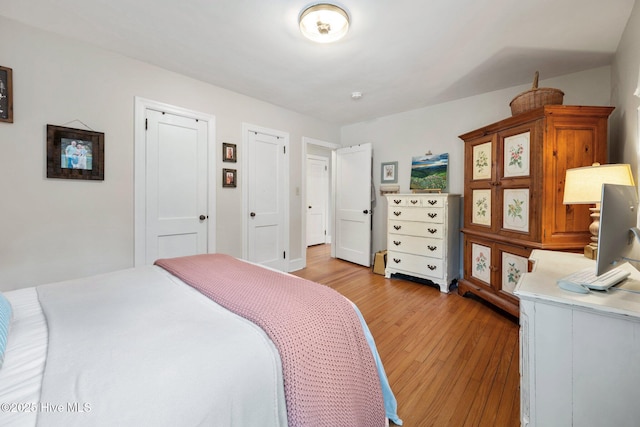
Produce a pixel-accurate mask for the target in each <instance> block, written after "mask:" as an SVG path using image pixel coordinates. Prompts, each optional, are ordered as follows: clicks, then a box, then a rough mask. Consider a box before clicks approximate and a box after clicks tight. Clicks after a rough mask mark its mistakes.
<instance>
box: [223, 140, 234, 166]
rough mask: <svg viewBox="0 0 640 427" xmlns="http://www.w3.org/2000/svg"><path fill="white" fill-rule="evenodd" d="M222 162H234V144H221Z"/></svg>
mask: <svg viewBox="0 0 640 427" xmlns="http://www.w3.org/2000/svg"><path fill="white" fill-rule="evenodd" d="M222 161H223V162H233V163H235V162H236V144H229V143H228V142H223V143H222Z"/></svg>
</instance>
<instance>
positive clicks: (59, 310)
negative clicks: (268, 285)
mask: <svg viewBox="0 0 640 427" xmlns="http://www.w3.org/2000/svg"><path fill="white" fill-rule="evenodd" d="M37 291H38V295H39V299H40V303H41V304H42V307H43V310H44V313H45V315H46V319H47V322H48V325H49V328H48V332H49V346H48V356H47V361H46V371H45V374H44V376H43V377H42V389H41V395H40V396H39V397H37V394H38V391H37V389H35V388H33V387H31V386H26V384H25V383H24V382H23V380H16V384H18V385H19V386H20V387H18V388H22V386H25V387H24V390H22V391H20V392H19V393H17V394H16V392H12V390H10V387H6V384H8V383H5V381H3V380H4V379H5V377H10V376H12V375H14V374H16V373H17V374H20V372H18V371H23V373H24V374H26V375H27V376H28V375H34V374H35V376H36V377H37V373H38V368H35V365H33V366H34V367H33V370H31V369H27V368H26V367H24V368H16V367H18V366H19V365H20V363H21V362H20V361H21V360H22V354H23V353H22V352H21V351H19V350H18V349H16V348H15V347H16V346H18V345H20V344H19V341H22V339H18V338H15V336H16V334H15V332H16V329H18V328H19V325H20V322H19V321H17V320H19V318H18V316H22V314H21V313H20V312H22V309H17V308H16V306H15V305H14V311H15V313H16V317H15V318H14V322H13V323H12V330H11V331H10V336H9V343H8V349H7V354H6V356H5V365H4V367H3V369H2V370H0V396H2V399H0V402H10V403H16V404H18V403H20V404H23V408H24V407H25V406H24V405H29V404H35V405H39V406H37V407H36V409H37V410H36V411H35V412H33V411H28V413H27V414H25V413H24V411H22V412H21V413H16V412H0V424H1V425H5V421H7V422H8V420H9V419H10V418H11V419H13V420H14V421H15V423H14V425H20V426H23V425H24V426H33V425H34V423H36V419H35V417H34V415H35V416H37V423H36V424H37V425H41V426H46V427H49V426H73V425H82V426H86V425H92V426H100V425H104V426H113V425H123V426H124V425H127V426H134V425H135V426H198V425H212V426H217V425H220V426H234V425H235V426H249V425H259V426H286V425H287V418H286V408H285V399H284V391H283V389H284V387H283V384H282V373H281V365H280V358H279V355H278V353H277V351H276V349H275V347H274V345H273V343H272V342H271V340H270V339H269V338H268V337H267V336H266V334H265V333H264V331H262V330H261V329H260V328H258V327H257V326H255V325H254V324H253V323H251V322H249V321H247V320H245V319H243V318H241V317H239V316H237V315H235V314H233V313H231V312H229V311H227V310H225V309H223V308H222V307H220V306H218V305H217V304H216V303H214V302H213V301H211V300H210V299H209V298H207V297H205V296H203V295H202V294H200V293H199V292H197V291H196V290H194V289H192V288H191V287H189V286H186V285H184V284H183V283H182V282H180V281H179V280H178V279H177V278H175V277H173V276H171V275H170V274H168V273H167V272H165V271H164V270H162V269H160V268H158V267H153V266H148V267H141V268H137V269H130V270H124V271H119V272H115V273H109V274H105V275H101V276H94V277H92V278H89V279H81V280H74V281H69V282H63V283H59V284H51V285H44V286H40V287H38V288H37ZM14 292H15V293H25V294H26V293H33V292H35V291H34V290H33V288H31V289H25V290H21V291H14ZM14 292H9V293H7V294H8V295H7V296H10V297H11V299H12V303H13V299H14V297H15V296H16V295H14ZM18 296H19V295H18ZM40 322H41V325H42V320H41V321H40ZM156 332H157V333H156ZM46 333H47V329H46V324H45V328H44V331H43V332H42V334H44V337H45V339H44V346H45V347H44V351H46ZM39 341H40V344H39V345H36V347H37V348H38V349H37V350H36V349H34V350H33V352H34V354H35V353H38V352H39V354H40V356H38V357H34V359H35V360H37V361H40V362H41V361H42V354H43V347H42V346H43V344H42V340H39ZM221 350H222V351H221ZM18 353H19V354H20V357H19V359H20V361H19V360H18V359H17V358H16V355H18ZM132 360H133V361H136V362H133V363H132ZM16 369H17V370H16ZM40 371H41V368H40ZM16 378H17V377H16ZM37 382H38V381H37V380H34V381H33V384H32V385H33V386H37ZM20 393H24V394H22V395H21V394H20ZM5 398H6V399H9V400H5ZM14 415H19V416H20V417H17V418H16V417H14Z"/></svg>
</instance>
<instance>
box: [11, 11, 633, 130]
mask: <svg viewBox="0 0 640 427" xmlns="http://www.w3.org/2000/svg"><path fill="white" fill-rule="evenodd" d="M634 1H635V0H393V1H391V0H341V1H339V2H334V3H335V4H338V5H340V6H342V7H343V8H345V9H346V10H347V11H348V13H349V14H350V16H351V28H350V31H349V33H348V34H347V36H346V37H345V38H344V39H342V40H341V41H339V42H337V43H334V44H330V45H321V44H314V43H313V42H310V41H308V40H306V39H304V38H303V37H302V36H301V34H300V32H299V29H298V25H297V18H298V15H299V14H300V12H301V11H302V9H304V8H305V7H306V6H308V5H310V4H312V3H310V2H309V1H307V0H207V1H205V0H184V1H179V0H56V1H51V0H0V15H3V16H5V17H7V18H10V19H14V20H16V21H20V22H23V23H26V24H28V25H31V26H34V27H38V28H42V29H45V30H49V31H52V32H55V33H59V34H63V35H66V36H69V37H72V38H75V39H80V40H84V41H86V42H87V43H90V44H92V45H96V46H100V47H103V48H106V49H109V50H112V51H115V52H119V53H122V54H123V55H126V56H129V57H132V58H137V59H139V60H141V61H145V62H148V63H151V64H155V65H157V66H160V67H162V68H166V69H169V70H172V71H175V72H178V73H181V74H184V75H187V76H191V77H193V78H196V79H199V80H202V81H205V82H209V83H211V84H214V85H216V86H220V87H223V88H226V89H230V90H232V91H234V92H238V93H242V94H245V95H249V96H251V97H253V98H257V99H261V100H264V101H267V102H270V103H272V104H276V105H279V106H282V107H285V108H287V109H290V110H294V111H298V112H300V113H303V114H306V115H309V116H313V117H317V118H319V119H321V120H325V121H328V122H331V123H336V124H341V125H342V124H348V123H354V122H359V121H364V120H369V119H372V118H376V117H381V116H385V115H389V114H393V113H398V112H402V111H407V110H412V109H415V108H420V107H424V106H428V105H433V104H437V103H440V102H444V101H449V100H453V99H458V98H463V97H467V96H472V95H476V94H480V93H485V92H489V91H493V90H498V89H502V88H506V87H512V86H516V85H521V84H526V83H530V82H531V81H532V78H533V74H534V72H535V71H536V70H539V71H540V76H541V79H544V78H550V77H555V76H559V75H563V74H567V73H572V72H577V71H581V70H585V69H589V68H594V67H599V66H603V65H609V64H610V63H611V61H612V58H613V54H614V53H615V51H616V48H617V46H618V42H619V41H620V37H621V35H622V32H623V31H624V28H625V26H626V23H627V20H628V18H629V16H630V14H631V10H632V8H633V4H634ZM354 91H360V92H362V93H363V96H362V98H361V99H360V100H358V101H354V100H352V99H351V93H352V92H354ZM515 95H516V94H514V96H515Z"/></svg>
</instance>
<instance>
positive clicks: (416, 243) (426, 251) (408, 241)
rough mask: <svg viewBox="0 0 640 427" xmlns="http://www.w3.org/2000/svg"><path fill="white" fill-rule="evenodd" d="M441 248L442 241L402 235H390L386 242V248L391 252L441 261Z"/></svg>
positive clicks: (442, 251)
mask: <svg viewBox="0 0 640 427" xmlns="http://www.w3.org/2000/svg"><path fill="white" fill-rule="evenodd" d="M443 246H444V241H443V240H442V239H430V238H427V237H417V236H404V235H402V234H390V235H389V238H388V240H387V248H388V249H391V250H393V251H398V252H404V253H411V254H416V255H425V256H429V257H433V258H439V259H442V257H443V254H444V247H443Z"/></svg>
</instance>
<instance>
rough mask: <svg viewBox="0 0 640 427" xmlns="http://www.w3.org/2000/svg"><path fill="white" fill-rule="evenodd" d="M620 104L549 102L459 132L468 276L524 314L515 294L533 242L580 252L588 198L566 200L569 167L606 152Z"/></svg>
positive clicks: (463, 284)
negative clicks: (462, 148) (462, 145)
mask: <svg viewBox="0 0 640 427" xmlns="http://www.w3.org/2000/svg"><path fill="white" fill-rule="evenodd" d="M612 111H613V107H591V106H564V105H548V106H544V107H541V108H538V109H535V110H532V111H528V112H526V113H523V114H519V115H517V116H513V117H509V118H507V119H505V120H501V121H499V122H497V123H493V124H490V125H488V126H485V127H482V128H480V129H477V130H474V131H471V132H468V133H465V134H464V135H460V138H461V139H462V140H463V141H464V143H465V169H464V177H465V179H464V183H465V190H464V226H463V229H462V232H463V234H464V241H463V252H464V255H463V263H464V272H463V278H462V279H461V280H460V281H459V284H458V292H459V294H461V295H464V294H466V293H467V292H471V293H473V294H475V295H477V296H479V297H481V298H483V299H485V300H486V301H488V302H490V303H492V304H494V305H495V306H497V307H500V308H501V309H503V310H505V311H507V312H508V313H511V314H512V315H514V316H518V311H519V310H518V298H517V297H516V296H515V295H514V294H513V290H514V287H515V285H516V283H517V281H518V279H519V278H520V276H521V275H522V274H523V273H524V272H526V271H528V268H529V254H530V253H531V251H532V250H533V249H549V250H560V251H575V252H581V251H582V250H583V247H584V246H585V245H586V244H587V243H589V241H590V233H589V224H590V223H591V218H590V216H589V214H590V212H589V206H588V205H564V204H563V203H562V199H563V194H564V179H565V172H566V170H567V169H570V168H574V167H580V166H590V165H592V164H593V163H594V162H599V163H602V164H604V163H606V160H607V135H608V132H607V123H608V118H609V115H610V114H611V112H612Z"/></svg>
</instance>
